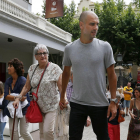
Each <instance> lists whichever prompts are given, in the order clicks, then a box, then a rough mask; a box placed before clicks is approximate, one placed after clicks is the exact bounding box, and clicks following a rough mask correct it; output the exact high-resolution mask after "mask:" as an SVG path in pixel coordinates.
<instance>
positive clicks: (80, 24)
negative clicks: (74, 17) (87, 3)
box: [79, 21, 84, 30]
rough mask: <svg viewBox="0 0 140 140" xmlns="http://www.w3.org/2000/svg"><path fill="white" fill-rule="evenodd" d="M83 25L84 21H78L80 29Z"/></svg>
mask: <svg viewBox="0 0 140 140" xmlns="http://www.w3.org/2000/svg"><path fill="white" fill-rule="evenodd" d="M83 26H84V23H83V22H82V21H80V22H79V27H80V29H81V30H82V29H83Z"/></svg>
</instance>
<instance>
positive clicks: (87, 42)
mask: <svg viewBox="0 0 140 140" xmlns="http://www.w3.org/2000/svg"><path fill="white" fill-rule="evenodd" d="M93 39H94V38H93ZM93 39H92V40H90V39H85V38H84V37H82V36H81V37H80V41H81V42H82V43H83V44H89V43H91V42H92V41H93Z"/></svg>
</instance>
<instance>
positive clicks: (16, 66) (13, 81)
mask: <svg viewBox="0 0 140 140" xmlns="http://www.w3.org/2000/svg"><path fill="white" fill-rule="evenodd" d="M8 74H9V75H11V76H10V77H9V78H8V79H7V80H6V82H5V86H4V97H5V99H4V100H8V101H14V100H15V98H16V97H14V96H13V95H11V94H12V93H16V94H20V92H21V90H22V88H23V87H24V85H25V83H26V78H25V77H24V76H23V74H24V69H23V63H22V62H21V61H20V60H19V59H17V58H14V59H12V60H11V61H9V62H8ZM25 95H26V97H25V96H24V97H22V98H21V101H24V100H25V99H26V98H27V100H28V104H27V105H26V106H25V107H24V108H23V109H22V114H23V117H22V118H17V117H16V118H15V127H14V140H19V132H18V130H19V127H20V134H21V136H22V137H23V139H24V140H32V136H31V135H30V133H29V131H28V128H29V123H26V119H25V114H26V110H27V108H28V106H29V104H30V97H29V95H28V92H26V93H25ZM5 114H6V115H7V116H8V117H9V130H10V136H11V135H12V126H13V120H14V119H13V118H12V117H11V115H10V112H9V111H8V109H6V111H5Z"/></svg>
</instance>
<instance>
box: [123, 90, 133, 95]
mask: <svg viewBox="0 0 140 140" xmlns="http://www.w3.org/2000/svg"><path fill="white" fill-rule="evenodd" d="M123 92H124V93H125V94H130V95H131V94H132V92H130V91H125V90H124V91H123Z"/></svg>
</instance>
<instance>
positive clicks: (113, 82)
mask: <svg viewBox="0 0 140 140" xmlns="http://www.w3.org/2000/svg"><path fill="white" fill-rule="evenodd" d="M111 67H113V68H111V70H110V72H109V71H108V80H109V89H110V93H111V98H112V99H114V98H116V89H117V77H116V74H115V71H114V66H111Z"/></svg>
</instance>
